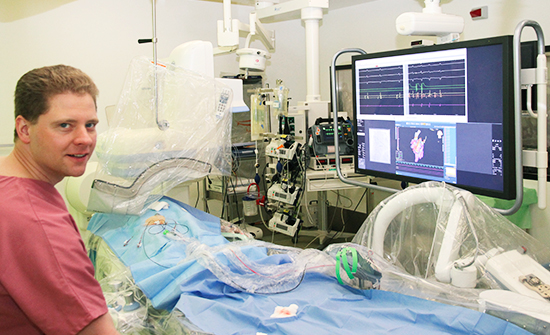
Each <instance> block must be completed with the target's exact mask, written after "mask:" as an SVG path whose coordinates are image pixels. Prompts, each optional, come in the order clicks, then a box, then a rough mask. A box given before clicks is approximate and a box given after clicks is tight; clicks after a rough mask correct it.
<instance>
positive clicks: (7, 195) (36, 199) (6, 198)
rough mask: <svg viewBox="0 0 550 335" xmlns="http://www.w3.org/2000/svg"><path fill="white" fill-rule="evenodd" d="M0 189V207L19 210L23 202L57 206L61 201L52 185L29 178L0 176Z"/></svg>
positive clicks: (23, 204) (23, 205)
mask: <svg viewBox="0 0 550 335" xmlns="http://www.w3.org/2000/svg"><path fill="white" fill-rule="evenodd" d="M0 191H1V194H2V195H1V197H2V201H0V208H3V209H12V210H20V209H21V207H25V203H26V204H27V205H29V206H31V205H36V204H39V203H49V204H52V205H54V206H59V203H60V201H61V202H62V201H63V200H62V198H61V195H60V194H59V192H58V191H57V189H56V188H55V187H54V186H53V185H51V184H48V183H46V182H43V181H40V180H35V179H29V178H19V177H9V176H0Z"/></svg>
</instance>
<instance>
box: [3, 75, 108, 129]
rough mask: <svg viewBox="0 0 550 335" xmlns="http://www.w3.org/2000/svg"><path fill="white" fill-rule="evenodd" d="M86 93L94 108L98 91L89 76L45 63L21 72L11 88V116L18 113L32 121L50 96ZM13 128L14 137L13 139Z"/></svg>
mask: <svg viewBox="0 0 550 335" xmlns="http://www.w3.org/2000/svg"><path fill="white" fill-rule="evenodd" d="M63 93H75V94H86V93H88V94H89V95H90V96H91V97H92V98H93V99H94V104H96V107H97V102H96V100H97V95H98V94H99V90H98V89H97V86H96V85H95V84H94V82H93V81H92V79H91V78H90V77H89V76H88V75H87V74H85V73H84V72H82V71H81V70H79V69H76V68H74V67H72V66H68V65H54V66H46V67H42V68H38V69H34V70H31V71H29V72H27V73H25V74H24V75H23V76H22V77H21V78H20V79H19V81H18V82H17V85H16V87H15V99H14V102H15V118H17V117H18V116H19V115H21V116H22V117H24V118H25V120H27V121H29V122H30V123H31V124H34V123H36V122H37V121H38V117H39V116H40V115H42V114H44V113H46V112H47V111H48V109H49V108H50V106H49V103H50V98H52V97H53V96H55V95H57V94H63ZM17 137H18V136H17V131H15V137H14V139H17Z"/></svg>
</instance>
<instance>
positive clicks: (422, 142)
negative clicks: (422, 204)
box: [352, 36, 516, 199]
mask: <svg viewBox="0 0 550 335" xmlns="http://www.w3.org/2000/svg"><path fill="white" fill-rule="evenodd" d="M352 62H353V64H352V66H353V85H354V87H353V99H354V101H353V104H354V116H355V117H354V130H355V135H356V137H355V143H356V148H355V169H356V171H357V172H358V173H362V174H367V175H371V176H378V177H384V178H390V179H397V180H402V181H407V182H414V183H418V182H422V181H426V180H435V181H442V182H447V183H449V184H453V185H455V186H457V187H460V188H464V189H467V190H470V191H472V192H473V193H477V194H481V195H487V196H492V197H497V198H501V199H513V198H515V196H516V194H515V193H516V192H515V191H516V185H515V180H516V179H515V153H514V150H515V149H514V148H515V140H514V85H513V80H514V79H513V78H514V75H513V73H514V71H513V41H512V36H501V37H495V38H486V39H480V40H473V41H465V42H456V43H450V44H444V45H435V46H429V47H418V48H410V49H404V50H395V51H388V52H381V53H372V54H366V55H360V56H354V57H352Z"/></svg>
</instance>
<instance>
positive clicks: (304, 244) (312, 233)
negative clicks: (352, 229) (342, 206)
mask: <svg viewBox="0 0 550 335" xmlns="http://www.w3.org/2000/svg"><path fill="white" fill-rule="evenodd" d="M255 227H258V228H262V230H263V234H264V235H263V237H262V241H266V242H272V243H275V244H278V245H284V246H292V247H297V248H301V249H306V248H319V247H320V246H321V242H320V238H319V231H318V230H317V229H303V230H302V231H301V233H300V234H299V235H298V240H297V241H296V243H294V241H293V240H292V238H291V237H290V236H288V235H285V234H281V233H277V232H275V233H274V232H272V231H270V230H268V229H267V228H266V227H264V226H263V225H255ZM334 235H335V233H334V232H331V234H329V238H328V239H325V241H323V242H330V243H343V242H349V241H351V237H348V238H347V239H345V238H339V237H338V236H340V234H337V236H336V238H333V239H331V237H333V236H334ZM348 235H349V234H348ZM326 245H328V243H327V244H326ZM326 245H323V246H321V247H323V249H324V247H326Z"/></svg>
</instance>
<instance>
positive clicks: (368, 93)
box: [359, 65, 404, 115]
mask: <svg viewBox="0 0 550 335" xmlns="http://www.w3.org/2000/svg"><path fill="white" fill-rule="evenodd" d="M403 80H404V79H403V66H402V65H397V66H385V67H375V68H367V69H360V70H359V94H360V97H359V105H360V106H359V113H360V114H363V115H367V114H376V115H404V109H403V106H404V95H403Z"/></svg>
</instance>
